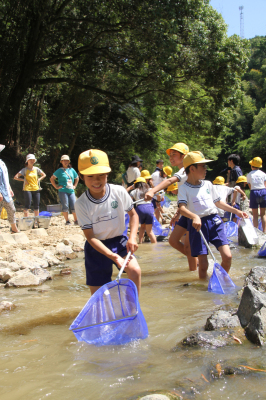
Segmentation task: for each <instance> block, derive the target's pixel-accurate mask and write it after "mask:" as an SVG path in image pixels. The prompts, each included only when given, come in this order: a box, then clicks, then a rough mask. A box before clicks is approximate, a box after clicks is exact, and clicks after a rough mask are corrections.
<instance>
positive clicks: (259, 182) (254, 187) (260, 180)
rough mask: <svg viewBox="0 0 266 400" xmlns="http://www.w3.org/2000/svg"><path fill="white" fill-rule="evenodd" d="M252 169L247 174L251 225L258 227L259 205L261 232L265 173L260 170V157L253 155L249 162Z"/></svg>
mask: <svg viewBox="0 0 266 400" xmlns="http://www.w3.org/2000/svg"><path fill="white" fill-rule="evenodd" d="M249 164H250V166H251V169H252V171H251V172H249V174H248V175H247V183H248V186H249V188H250V208H252V213H253V225H254V226H255V228H257V227H258V207H259V206H260V217H261V222H262V229H263V232H266V215H265V208H266V174H265V173H264V172H262V171H261V170H260V168H262V159H261V158H260V157H254V158H253V159H252V160H251V161H250V162H249Z"/></svg>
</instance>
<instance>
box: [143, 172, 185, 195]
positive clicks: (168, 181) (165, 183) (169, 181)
mask: <svg viewBox="0 0 266 400" xmlns="http://www.w3.org/2000/svg"><path fill="white" fill-rule="evenodd" d="M178 181H179V179H178V178H177V177H176V176H172V178H168V179H165V180H164V181H162V182H161V183H159V185H157V186H155V187H154V188H152V189H150V190H148V192H147V193H145V197H144V200H145V201H149V200H152V199H153V196H154V195H155V193H157V192H159V191H160V190H162V189H166V188H167V187H168V186H170V185H172V184H173V183H175V182H178Z"/></svg>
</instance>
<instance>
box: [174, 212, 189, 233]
mask: <svg viewBox="0 0 266 400" xmlns="http://www.w3.org/2000/svg"><path fill="white" fill-rule="evenodd" d="M188 220H189V218H187V217H184V215H181V217H180V218H179V220H178V221H177V222H176V223H175V225H179V226H181V228H185V229H186V230H187V226H188Z"/></svg>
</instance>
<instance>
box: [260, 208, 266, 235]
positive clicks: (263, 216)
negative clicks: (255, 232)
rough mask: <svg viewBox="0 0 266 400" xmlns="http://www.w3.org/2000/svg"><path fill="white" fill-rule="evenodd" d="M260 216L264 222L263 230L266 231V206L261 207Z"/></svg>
mask: <svg viewBox="0 0 266 400" xmlns="http://www.w3.org/2000/svg"><path fill="white" fill-rule="evenodd" d="M260 218H261V223H262V230H263V232H264V233H266V215H265V208H261V209H260Z"/></svg>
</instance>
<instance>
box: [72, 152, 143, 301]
mask: <svg viewBox="0 0 266 400" xmlns="http://www.w3.org/2000/svg"><path fill="white" fill-rule="evenodd" d="M78 170H79V175H80V178H81V179H82V180H84V183H85V185H86V186H87V188H88V190H86V192H85V193H83V194H82V195H81V196H80V197H79V199H78V200H77V201H76V203H75V211H76V214H77V217H78V222H79V225H80V227H81V228H82V230H83V232H84V235H85V237H86V239H87V241H86V243H85V249H84V251H85V268H86V283H87V285H89V287H90V291H91V294H93V293H95V292H96V290H98V289H99V288H100V287H101V286H103V285H105V284H106V283H108V282H110V281H111V276H112V264H113V263H114V264H116V265H117V267H118V268H121V267H122V265H123V261H124V260H123V259H124V258H125V256H126V254H127V253H128V252H129V251H131V252H132V253H134V252H135V251H136V250H137V248H138V245H137V242H136V236H137V231H138V225H139V218H138V215H137V213H136V211H135V210H134V207H133V205H132V199H131V197H130V196H129V194H128V193H127V191H126V190H125V189H124V188H123V187H122V186H119V185H112V184H108V183H107V177H108V173H109V172H110V171H111V168H110V165H109V160H108V157H107V154H106V153H104V152H103V151H101V150H87V151H84V152H83V153H81V154H80V155H79V159H78ZM125 212H127V213H128V215H129V218H130V222H129V225H130V235H129V238H127V236H125V235H124V231H125ZM125 271H126V272H127V275H128V277H129V279H131V280H132V281H133V282H134V283H135V284H136V286H137V289H138V292H139V291H140V286H141V271H140V267H139V265H138V262H137V260H136V258H135V257H132V258H131V259H130V260H129V263H128V265H127V267H126V269H125Z"/></svg>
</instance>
